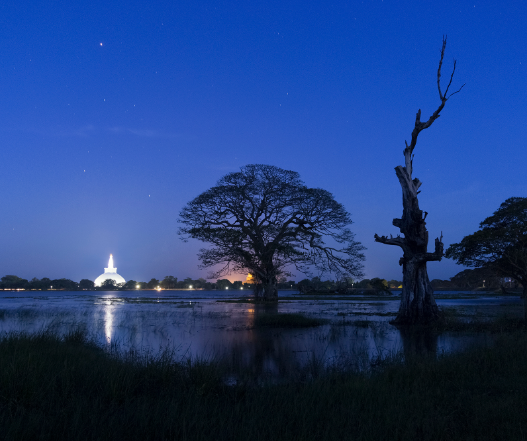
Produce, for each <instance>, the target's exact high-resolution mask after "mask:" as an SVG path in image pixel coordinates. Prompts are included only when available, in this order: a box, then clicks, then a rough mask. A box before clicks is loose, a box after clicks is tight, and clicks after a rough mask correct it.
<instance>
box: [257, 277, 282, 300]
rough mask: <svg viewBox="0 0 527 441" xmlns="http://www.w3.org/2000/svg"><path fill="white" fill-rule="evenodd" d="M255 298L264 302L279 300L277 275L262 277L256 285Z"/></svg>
mask: <svg viewBox="0 0 527 441" xmlns="http://www.w3.org/2000/svg"><path fill="white" fill-rule="evenodd" d="M254 298H255V300H263V301H264V302H277V301H278V283H277V280H276V277H262V279H261V280H259V281H258V283H257V284H256V285H255V286H254Z"/></svg>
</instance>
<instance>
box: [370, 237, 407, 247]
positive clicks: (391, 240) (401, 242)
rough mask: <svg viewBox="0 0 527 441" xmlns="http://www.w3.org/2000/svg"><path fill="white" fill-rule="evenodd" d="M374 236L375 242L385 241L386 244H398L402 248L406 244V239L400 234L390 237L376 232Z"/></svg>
mask: <svg viewBox="0 0 527 441" xmlns="http://www.w3.org/2000/svg"><path fill="white" fill-rule="evenodd" d="M373 237H374V238H375V242H380V243H384V244H386V245H397V246H399V247H401V248H402V247H404V246H406V241H405V239H404V238H403V237H400V236H397V237H390V238H388V237H387V236H379V235H378V234H375V235H374V236H373Z"/></svg>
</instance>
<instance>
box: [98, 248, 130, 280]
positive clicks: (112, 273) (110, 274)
mask: <svg viewBox="0 0 527 441" xmlns="http://www.w3.org/2000/svg"><path fill="white" fill-rule="evenodd" d="M106 279H112V280H113V281H114V282H115V284H116V285H117V284H118V283H126V280H124V279H123V277H122V276H120V275H119V274H117V268H114V267H113V256H112V255H111V254H110V260H109V261H108V268H104V274H101V275H100V276H99V277H97V278H96V279H95V282H94V283H95V286H101V285H102V284H103V282H104V281H105V280H106Z"/></svg>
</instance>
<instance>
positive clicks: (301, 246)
mask: <svg viewBox="0 0 527 441" xmlns="http://www.w3.org/2000/svg"><path fill="white" fill-rule="evenodd" d="M179 221H180V223H181V224H182V227H180V229H179V234H180V235H181V236H182V238H183V240H188V239H189V238H193V239H198V240H200V241H202V242H205V243H209V244H211V245H212V246H211V247H210V248H203V249H201V250H200V251H199V254H198V257H199V259H200V261H201V265H200V266H201V268H212V267H215V268H216V270H215V271H214V272H213V274H212V276H211V277H215V278H220V277H222V276H225V275H227V274H230V273H231V272H237V273H247V272H248V273H250V274H252V275H253V277H254V279H255V281H256V284H255V286H256V288H255V292H256V295H257V296H259V295H260V294H262V295H263V297H264V298H266V299H274V298H276V296H277V289H276V283H277V279H278V277H279V276H281V275H288V274H289V270H288V269H289V268H293V267H294V268H296V269H297V270H298V271H300V272H303V273H309V271H310V269H311V268H316V269H317V270H319V271H320V272H329V273H334V274H337V275H339V276H342V277H345V276H348V277H349V276H353V277H360V276H361V275H362V272H361V271H362V264H361V261H362V260H364V255H363V254H362V250H363V249H364V247H363V246H362V245H361V244H360V243H359V242H357V241H355V240H354V234H353V233H352V232H351V231H350V229H349V228H348V226H349V225H350V224H351V217H350V215H349V213H348V212H347V211H346V210H345V209H344V207H343V205H342V204H340V203H338V202H337V201H335V199H334V198H333V195H332V194H331V193H329V192H328V191H326V190H322V189H320V188H308V187H307V186H306V185H305V184H304V183H303V182H302V181H301V180H300V176H299V174H298V173H297V172H294V171H289V170H283V169H281V168H278V167H274V166H270V165H261V164H254V165H247V166H245V167H242V168H241V170H240V171H239V172H236V173H229V174H227V175H226V176H224V177H223V178H221V179H220V180H219V181H218V183H217V184H216V186H214V187H212V188H211V189H209V190H207V191H205V192H203V193H202V194H200V195H199V196H198V197H196V198H195V199H193V200H192V201H190V202H189V203H188V204H187V205H186V206H185V207H184V208H183V209H182V211H181V213H180V218H179ZM218 264H220V265H221V266H220V267H219V269H218V268H217V265H218Z"/></svg>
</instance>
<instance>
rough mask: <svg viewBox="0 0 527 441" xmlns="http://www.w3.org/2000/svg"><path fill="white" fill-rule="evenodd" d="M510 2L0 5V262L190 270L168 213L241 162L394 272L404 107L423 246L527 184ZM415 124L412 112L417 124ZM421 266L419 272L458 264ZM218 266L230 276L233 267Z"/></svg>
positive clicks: (68, 272) (523, 11)
mask: <svg viewBox="0 0 527 441" xmlns="http://www.w3.org/2000/svg"><path fill="white" fill-rule="evenodd" d="M526 23H527V4H526V3H525V2H524V1H511V2H507V1H505V2H494V1H486V2H479V1H478V2H465V1H461V2H460V1H442V2H417V1H393V0H384V1H383V0H371V1H369V0H365V1H347V2H345V1H339V0H338V1H334V2H331V3H330V2H322V1H305V0H303V1H290V0H285V1H284V0H281V1H274V0H271V1H269V0H266V1H255V2H227V1H224V2H212V1H199V0H192V1H177V2H175V1H151V2H146V1H141V2H138V1H133V0H127V1H120V0H116V1H111V2H108V1H97V0H90V1H89V2H88V1H80V2H78V1H76V2H72V1H26V2H20V1H15V0H4V1H2V2H1V4H0V54H1V55H0V56H1V64H0V66H1V67H0V91H1V96H0V134H1V147H0V152H1V155H0V207H1V210H0V276H2V275H5V274H16V275H18V276H20V277H24V278H31V277H35V276H36V277H38V278H42V277H50V278H59V277H67V278H71V279H73V280H76V281H78V280H80V279H81V278H89V279H92V280H93V279H94V278H95V277H97V276H98V275H99V274H100V273H101V272H102V271H103V267H105V266H106V265H107V262H108V256H109V254H110V253H113V254H114V258H115V265H116V267H117V268H118V271H119V273H120V274H121V275H122V276H123V277H124V278H125V279H135V280H149V279H150V278H152V277H156V278H162V277H164V276H166V275H174V276H176V277H178V278H180V279H182V278H184V277H187V276H189V277H193V278H198V277H206V275H207V272H206V271H200V270H198V268H197V265H198V261H197V258H196V251H197V250H198V249H199V248H200V247H201V246H202V244H201V243H199V242H189V243H183V242H181V241H180V240H179V239H178V237H177V234H176V230H177V223H176V221H177V216H178V213H179V211H180V209H181V208H182V207H183V206H184V204H185V203H186V202H188V201H189V200H191V199H192V198H194V197H195V196H197V195H198V194H199V193H201V192H202V191H204V190H206V189H208V188H210V187H211V186H213V185H214V184H215V182H216V181H217V180H218V179H219V178H220V177H221V176H223V175H224V174H226V173H228V172H231V171H236V170H238V169H239V167H241V166H243V165H246V164H251V163H264V164H272V165H276V166H279V167H282V168H285V169H290V170H295V171H297V172H299V173H300V175H301V177H302V178H303V180H304V181H305V183H306V184H307V185H308V186H311V187H321V188H324V189H327V190H329V191H331V192H332V193H333V194H334V196H335V198H336V200H337V201H339V202H341V203H343V204H344V205H345V207H346V208H347V209H348V211H350V213H351V214H352V218H353V220H354V224H353V225H352V230H353V231H355V232H356V234H357V239H358V240H360V241H361V242H362V243H363V244H364V245H365V246H366V247H367V251H366V257H367V260H366V262H365V267H366V276H367V277H376V276H378V277H384V278H388V279H391V278H397V279H400V278H401V269H400V267H399V266H398V259H399V257H400V255H401V251H400V249H398V248H396V247H390V246H386V245H382V244H378V243H375V242H374V240H373V235H374V234H375V233H378V234H380V235H384V234H390V233H392V234H396V233H397V232H398V230H397V229H396V228H395V227H393V226H392V225H391V221H392V219H393V218H394V217H400V215H401V213H402V206H401V189H400V186H399V183H398V181H397V178H396V176H395V172H394V167H395V166H397V165H399V164H402V163H403V155H402V150H403V148H404V141H405V139H406V140H409V138H410V133H411V131H412V128H413V124H414V118H415V113H416V111H417V110H418V109H419V108H421V109H422V111H423V117H426V118H427V117H428V116H429V115H430V114H431V113H432V112H433V111H434V110H435V109H436V108H437V106H438V105H439V97H438V92H437V89H436V83H435V81H436V70H437V64H438V61H439V52H440V48H441V41H442V36H443V34H447V35H448V45H447V52H446V57H445V64H444V69H443V77H444V79H445V81H446V80H447V78H448V76H449V74H450V72H451V68H452V59H453V58H456V59H457V60H458V65H457V70H456V75H455V78H454V83H453V87H454V88H456V89H457V88H458V87H459V86H461V84H463V83H466V86H465V88H464V89H463V91H462V92H461V93H459V94H457V95H456V96H454V97H453V98H452V99H451V100H450V101H448V102H447V105H446V107H445V108H444V110H443V112H442V116H441V118H439V119H438V120H437V121H436V122H435V123H434V124H433V126H432V127H430V128H429V129H427V130H425V131H424V132H422V133H421V135H420V137H419V141H418V145H417V148H416V150H415V160H414V176H415V177H418V178H419V179H420V180H421V181H423V186H422V188H421V190H422V192H421V194H420V205H421V209H423V210H425V211H428V212H429V215H428V218H427V226H428V228H429V232H430V238H431V239H432V240H431V244H430V249H431V248H432V246H433V238H435V237H436V236H438V235H439V234H440V232H441V231H443V235H444V242H445V246H448V245H449V244H450V243H453V242H458V241H460V240H461V239H462V238H463V236H465V235H466V234H470V233H472V232H474V231H475V230H476V229H477V228H478V224H479V222H480V221H482V220H483V219H484V218H485V217H487V216H488V215H490V214H492V212H493V211H494V210H496V209H497V208H498V207H499V205H500V203H501V202H503V201H504V200H505V199H506V198H508V197H512V196H525V191H526V188H527V174H526V164H527V149H526V127H527V126H526V117H527V104H526V102H527V93H526V92H527V70H526V69H527V44H526V43H527V31H526ZM423 119H424V118H423ZM462 269H463V268H462V267H458V266H456V265H455V264H453V263H452V262H451V261H448V260H443V261H441V262H439V263H436V262H433V263H430V264H429V275H430V278H448V277H451V276H453V275H454V274H455V273H457V272H458V271H460V270H462ZM235 278H236V277H232V278H231V279H235Z"/></svg>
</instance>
